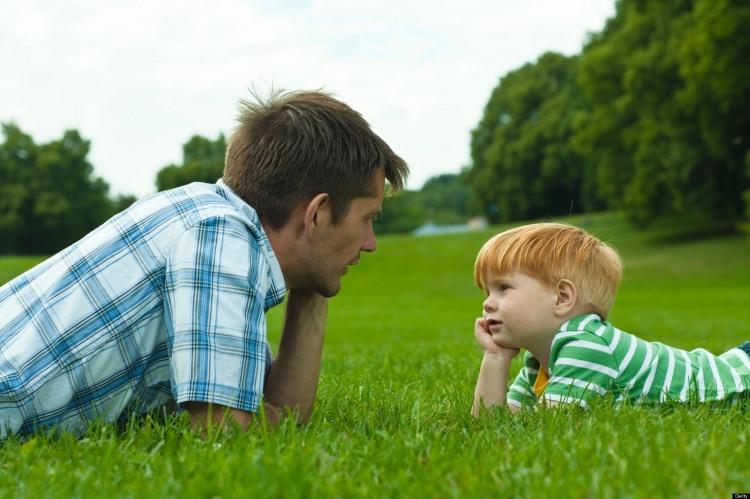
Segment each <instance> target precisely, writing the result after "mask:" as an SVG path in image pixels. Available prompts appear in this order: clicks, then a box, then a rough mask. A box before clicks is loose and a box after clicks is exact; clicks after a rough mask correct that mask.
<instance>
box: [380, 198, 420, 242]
mask: <svg viewBox="0 0 750 499" xmlns="http://www.w3.org/2000/svg"><path fill="white" fill-rule="evenodd" d="M426 220H427V213H426V212H425V209H424V206H423V205H422V200H421V197H420V192H419V191H409V190H403V191H401V192H399V193H397V194H395V195H393V196H386V197H385V199H384V200H383V208H382V211H381V213H380V215H379V216H378V219H377V220H376V221H375V223H374V224H373V227H374V229H375V233H377V234H385V233H388V232H392V233H405V232H411V231H412V230H414V229H416V228H417V227H419V226H420V225H422V224H423V223H424V222H425V221H426Z"/></svg>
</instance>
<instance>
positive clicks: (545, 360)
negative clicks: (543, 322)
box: [526, 303, 596, 373]
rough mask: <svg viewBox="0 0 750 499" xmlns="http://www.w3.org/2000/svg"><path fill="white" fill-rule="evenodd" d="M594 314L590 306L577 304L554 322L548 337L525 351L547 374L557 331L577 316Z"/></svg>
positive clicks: (529, 346)
mask: <svg viewBox="0 0 750 499" xmlns="http://www.w3.org/2000/svg"><path fill="white" fill-rule="evenodd" d="M595 313H596V312H595V311H594V308H593V307H592V306H591V305H584V304H580V303H579V304H578V305H576V306H575V307H573V308H572V309H570V311H569V312H568V313H567V314H565V315H564V316H561V317H559V318H558V319H557V320H556V321H555V324H556V326H555V327H554V328H552V330H551V331H550V334H549V335H546V336H544V337H542V338H539V341H537V342H536V344H534V345H528V346H527V347H526V350H528V351H529V352H531V355H533V356H534V358H535V359H536V360H538V361H539V364H541V367H542V368H543V369H544V370H545V371H547V373H549V358H550V355H551V353H552V340H554V339H555V335H557V333H558V331H560V328H561V327H562V325H563V324H565V323H566V322H568V321H569V320H571V319H573V318H575V317H578V316H579V315H585V314H595Z"/></svg>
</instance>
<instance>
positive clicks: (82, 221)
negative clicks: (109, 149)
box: [0, 124, 123, 253]
mask: <svg viewBox="0 0 750 499" xmlns="http://www.w3.org/2000/svg"><path fill="white" fill-rule="evenodd" d="M2 130H3V134H4V137H5V140H4V142H3V143H2V144H0V236H2V237H0V253H50V252H54V251H57V250H59V249H61V248H63V247H65V246H67V245H69V244H71V243H72V242H74V241H76V240H77V239H79V238H81V237H82V236H84V235H85V234H86V233H87V232H89V231H91V230H92V229H94V228H95V227H97V226H98V225H100V224H101V223H102V222H104V220H106V219H107V218H109V217H110V216H112V215H113V214H114V213H115V212H116V209H117V208H118V207H119V206H121V205H122V204H123V203H122V202H121V201H118V202H113V201H112V200H110V199H109V197H108V195H107V194H108V190H109V186H108V185H107V183H106V182H105V181H104V180H102V179H100V178H97V177H95V176H94V169H93V166H92V165H91V163H89V161H88V159H87V156H88V153H89V149H90V142H89V141H87V140H85V139H84V138H82V137H81V135H80V134H79V133H78V131H76V130H68V131H66V132H65V133H64V134H63V137H62V138H61V139H59V140H53V141H51V142H49V143H46V144H36V143H34V141H33V139H32V138H31V137H30V136H29V135H27V134H25V133H24V132H23V131H22V130H21V129H20V128H19V127H18V126H16V125H14V124H4V125H3V126H2ZM118 203H119V204H118Z"/></svg>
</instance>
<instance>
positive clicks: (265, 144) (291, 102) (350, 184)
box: [223, 90, 409, 229]
mask: <svg viewBox="0 0 750 499" xmlns="http://www.w3.org/2000/svg"><path fill="white" fill-rule="evenodd" d="M253 97H254V100H253V101H240V115H239V117H238V118H237V121H238V122H239V125H238V126H237V128H236V130H235V131H234V133H233V134H232V136H231V137H230V139H229V144H228V145H227V154H226V161H225V164H224V177H223V179H224V182H225V183H226V184H227V185H228V186H229V187H230V188H231V189H232V190H234V191H235V192H236V193H237V194H238V195H239V196H240V197H241V198H242V199H244V200H245V201H246V202H248V203H249V204H250V205H251V206H252V207H253V208H255V210H256V211H257V212H258V215H259V216H260V218H261V220H263V221H264V223H267V224H269V225H270V226H271V227H273V228H275V229H279V228H281V227H283V226H284V225H285V224H286V222H287V221H288V220H289V216H290V215H291V212H292V210H293V209H294V207H295V206H296V205H297V204H298V203H300V202H304V201H306V200H308V199H311V198H312V197H314V196H316V195H317V194H320V193H323V192H324V193H327V194H328V195H329V196H330V202H331V207H332V212H333V221H334V223H336V222H338V221H339V220H340V219H341V218H343V217H344V216H345V215H346V213H347V212H348V210H349V207H350V205H351V201H352V200H353V199H354V198H356V197H363V196H370V195H375V193H374V192H372V181H373V175H374V174H375V172H376V171H377V170H378V169H379V168H384V169H385V177H386V179H388V182H389V183H390V185H391V191H394V192H395V191H398V190H400V189H401V188H402V187H403V186H404V182H405V181H406V177H407V176H408V174H409V167H408V166H407V164H406V162H405V161H404V160H403V159H401V158H400V157H399V156H398V155H396V154H395V153H394V152H393V151H392V150H391V148H390V147H389V146H388V144H386V143H385V141H383V139H381V138H380V137H378V136H377V135H376V134H375V133H374V132H373V131H372V130H371V129H370V125H369V124H368V123H367V121H365V119H364V118H363V117H362V115H360V114H359V113H358V112H357V111H355V110H353V109H352V108H351V107H349V106H348V105H346V104H344V103H343V102H341V101H339V100H337V99H334V98H333V97H331V96H330V95H329V94H327V93H324V92H320V91H299V92H284V91H279V90H277V91H271V92H270V94H269V96H268V97H267V98H265V99H264V98H262V97H260V96H259V95H257V94H256V93H253Z"/></svg>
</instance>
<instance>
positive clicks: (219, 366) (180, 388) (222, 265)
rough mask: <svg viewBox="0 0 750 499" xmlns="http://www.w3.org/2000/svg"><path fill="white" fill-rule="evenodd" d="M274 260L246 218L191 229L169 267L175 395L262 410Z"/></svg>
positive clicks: (168, 321)
mask: <svg viewBox="0 0 750 499" xmlns="http://www.w3.org/2000/svg"><path fill="white" fill-rule="evenodd" d="M266 265H267V263H266V262H265V260H264V259H263V254H262V250H261V248H260V247H259V245H258V243H257V241H256V240H255V239H254V238H253V237H252V235H251V234H250V233H249V232H248V230H247V229H246V228H245V226H244V224H242V222H240V221H238V220H235V219H232V218H231V217H214V218H210V219H206V220H203V221H201V222H200V223H198V224H196V225H194V226H193V227H191V228H190V229H189V230H187V231H186V232H185V233H184V234H183V235H182V236H181V237H180V238H179V240H178V241H177V243H176V245H175V246H174V248H173V250H172V252H171V253H170V256H169V259H168V263H167V268H166V276H165V282H166V299H165V303H166V305H165V308H166V310H165V318H166V326H167V343H168V348H169V356H170V361H171V366H170V367H171V376H172V393H173V395H174V397H175V400H176V401H177V402H178V403H183V402H211V403H215V404H220V405H224V406H227V407H231V408H234V409H241V410H244V411H248V412H256V411H257V410H258V407H259V406H260V403H261V400H262V397H263V385H264V382H265V375H266V368H267V366H268V364H269V362H270V349H269V347H268V342H267V340H266V317H265V313H264V310H263V304H264V299H265V294H266V290H267V289H268V285H269V283H268V277H267V269H266Z"/></svg>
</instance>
